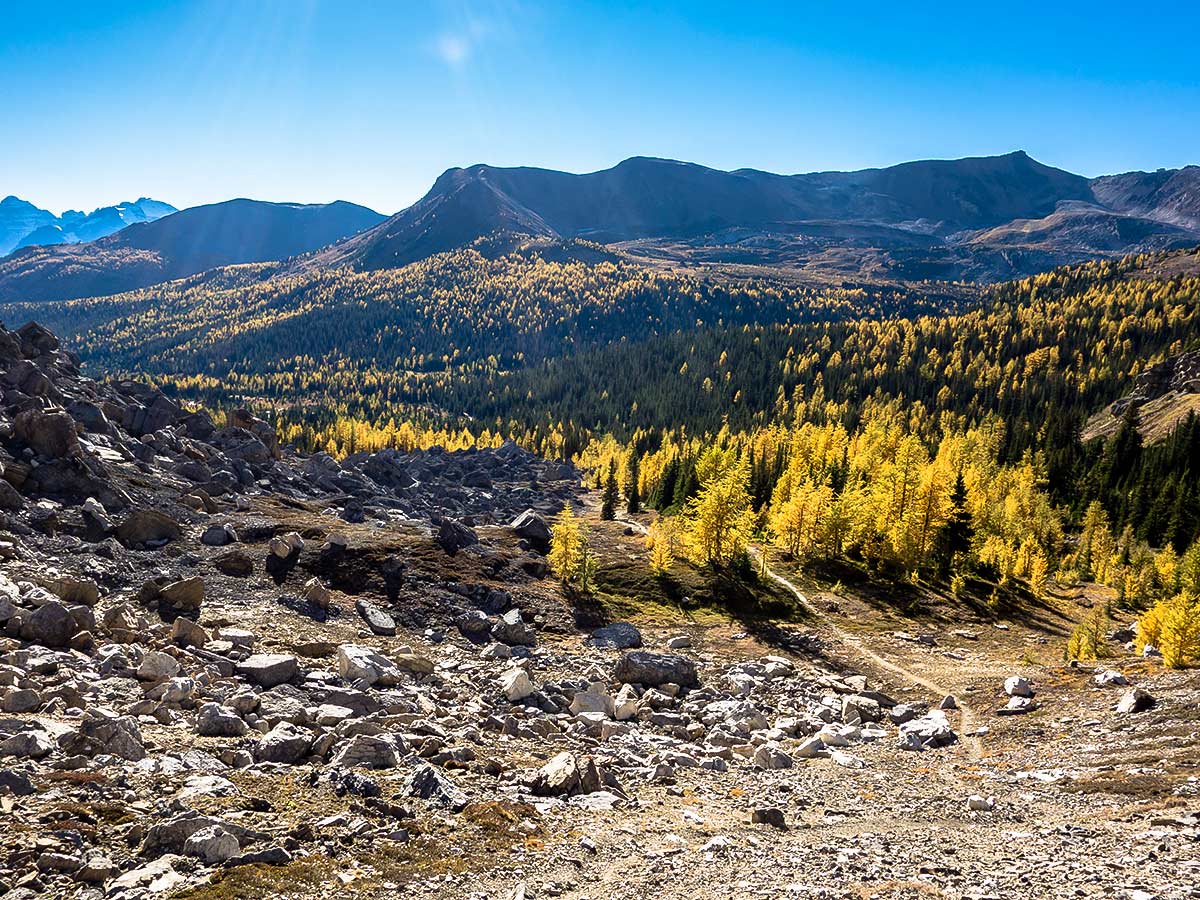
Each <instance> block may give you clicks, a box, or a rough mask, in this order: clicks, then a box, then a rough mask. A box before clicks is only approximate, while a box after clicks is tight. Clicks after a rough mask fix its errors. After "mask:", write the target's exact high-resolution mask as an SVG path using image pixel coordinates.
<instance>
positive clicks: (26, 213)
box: [0, 196, 178, 256]
mask: <svg viewBox="0 0 1200 900" xmlns="http://www.w3.org/2000/svg"><path fill="white" fill-rule="evenodd" d="M173 212H178V210H176V209H175V207H174V206H172V205H171V204H169V203H163V202H162V201H161V200H151V199H150V198H148V197H142V198H141V199H140V200H135V201H133V202H130V203H118V204H116V205H115V206H102V207H100V208H99V209H97V210H93V211H92V212H90V213H83V212H80V211H79V210H74V209H69V210H67V211H66V212H64V213H63V214H62V215H61V216H56V215H54V213H52V212H49V211H47V210H44V209H39V208H38V207H36V206H34V205H33V204H32V203H30V202H29V201H27V200H22V199H20V198H19V197H13V196H8V197H5V198H4V199H3V200H0V256H5V255H7V254H9V253H11V252H12V251H14V250H20V249H21V248H22V247H33V246H45V245H53V244H80V243H84V242H86V241H94V240H96V239H97V238H102V237H105V236H107V235H110V234H113V233H114V232H117V231H120V230H121V229H122V228H125V227H127V226H129V225H134V224H136V223H138V222H153V221H154V220H155V219H161V218H162V217H163V216H169V215H170V214H171V213H173Z"/></svg>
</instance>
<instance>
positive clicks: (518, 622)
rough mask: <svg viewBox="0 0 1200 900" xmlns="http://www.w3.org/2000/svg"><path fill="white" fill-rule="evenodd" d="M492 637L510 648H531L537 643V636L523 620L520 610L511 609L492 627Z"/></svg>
mask: <svg viewBox="0 0 1200 900" xmlns="http://www.w3.org/2000/svg"><path fill="white" fill-rule="evenodd" d="M492 637H493V638H495V639H496V640H498V641H499V642H500V643H502V644H508V645H510V646H529V647H531V646H533V645H534V644H535V643H537V635H536V634H535V633H534V631H533V628H532V627H530V626H529V625H527V624H526V623H525V620H524V619H522V618H521V611H520V610H519V609H510V610H509V611H508V612H506V613H505V614H504V615H502V616H501V617H500V619H499V621H497V622H495V623H494V624H493V625H492Z"/></svg>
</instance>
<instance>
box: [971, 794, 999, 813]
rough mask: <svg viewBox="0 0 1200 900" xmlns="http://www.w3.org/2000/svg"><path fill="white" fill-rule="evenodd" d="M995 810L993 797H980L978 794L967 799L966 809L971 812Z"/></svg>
mask: <svg viewBox="0 0 1200 900" xmlns="http://www.w3.org/2000/svg"><path fill="white" fill-rule="evenodd" d="M995 808H996V798H995V797H981V796H980V795H979V794H972V795H971V796H970V797H968V798H967V809H969V810H972V811H973V812H991V811H992V810H993V809H995Z"/></svg>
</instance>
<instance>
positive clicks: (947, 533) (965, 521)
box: [938, 470, 975, 578]
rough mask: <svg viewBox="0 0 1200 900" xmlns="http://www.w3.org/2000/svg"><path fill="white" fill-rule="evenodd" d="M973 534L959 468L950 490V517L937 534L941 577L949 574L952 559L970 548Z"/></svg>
mask: <svg viewBox="0 0 1200 900" xmlns="http://www.w3.org/2000/svg"><path fill="white" fill-rule="evenodd" d="M974 536H975V526H974V525H973V524H972V523H971V513H970V512H969V511H968V510H967V483H966V482H965V481H964V480H963V475H962V471H961V470H960V471H959V473H958V477H957V478H955V479H954V490H953V491H951V492H950V518H949V520H948V521H947V522H946V524H945V525H943V526H942V527H941V531H940V533H939V535H938V550H939V553H938V564H939V568H940V569H941V574H942V577H943V578H944V577H945V576H947V575H949V574H950V571H951V569H952V567H953V565H954V560H955V559H956V558H957V557H958V556H959V555H961V554H965V553H967V552H968V551H969V550H970V549H971V538H973V537H974Z"/></svg>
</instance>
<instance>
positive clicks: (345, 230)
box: [0, 200, 383, 301]
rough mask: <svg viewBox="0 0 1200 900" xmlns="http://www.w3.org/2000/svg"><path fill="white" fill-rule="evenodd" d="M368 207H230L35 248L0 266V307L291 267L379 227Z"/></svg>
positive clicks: (252, 203)
mask: <svg viewBox="0 0 1200 900" xmlns="http://www.w3.org/2000/svg"><path fill="white" fill-rule="evenodd" d="M382 218H383V216H381V215H379V214H378V213H376V212H374V211H373V210H370V209H367V208H366V207H363V206H356V205H355V204H352V203H345V202H340V201H339V202H335V203H328V204H311V205H302V204H293V203H266V202H262V201H258V200H230V201H228V202H225V203H216V204H212V205H209V206H197V207H194V208H192V209H186V210H184V211H182V212H178V213H175V214H174V215H170V216H166V217H165V218H162V219H159V220H158V221H155V222H150V223H144V224H138V225H132V226H130V227H129V228H126V229H124V230H122V231H120V232H118V233H116V234H113V235H109V236H108V237H105V238H101V239H100V240H97V241H92V242H90V243H86V244H78V245H65V246H57V247H29V248H26V249H24V250H21V251H18V252H16V253H14V254H13V255H12V256H10V257H9V258H8V259H5V260H3V261H0V299H5V300H30V301H45V300H62V299H69V298H74V297H86V296H99V295H104V294H111V293H116V292H119V291H127V290H134V289H136V288H140V287H146V286H148V285H151V284H157V283H159V282H162V281H169V280H171V279H175V278H182V277H184V276H187V275H192V274H194V273H197V272H202V271H204V270H206V269H211V268H214V267H217V266H225V265H232V264H237V263H247V262H262V261H267V260H278V259H285V258H287V257H290V256H295V255H296V254H299V253H306V252H308V251H310V250H314V249H316V248H318V247H323V246H326V245H328V244H331V243H333V242H336V241H338V240H340V239H341V238H344V237H346V236H347V235H350V234H354V233H355V232H357V231H361V230H362V229H364V228H369V227H371V226H372V225H375V224H377V223H378V222H379V221H380V220H381V219H382Z"/></svg>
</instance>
